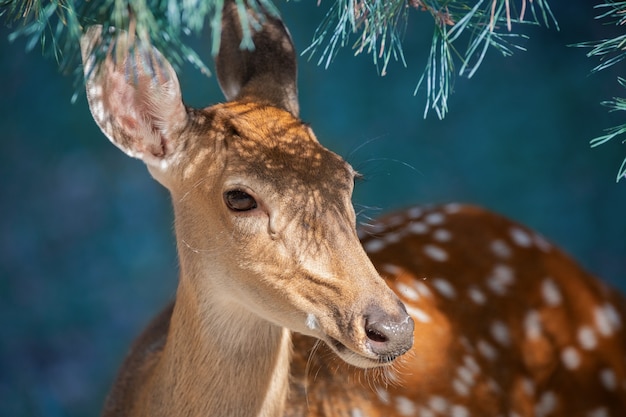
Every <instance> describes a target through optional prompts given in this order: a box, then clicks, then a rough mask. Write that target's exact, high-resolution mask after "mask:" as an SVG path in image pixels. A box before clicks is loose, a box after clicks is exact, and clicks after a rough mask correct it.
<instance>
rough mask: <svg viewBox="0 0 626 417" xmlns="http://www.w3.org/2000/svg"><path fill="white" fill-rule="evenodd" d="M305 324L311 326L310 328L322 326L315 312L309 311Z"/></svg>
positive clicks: (314, 328)
mask: <svg viewBox="0 0 626 417" xmlns="http://www.w3.org/2000/svg"><path fill="white" fill-rule="evenodd" d="M305 324H306V327H307V328H309V329H310V330H317V329H319V327H320V325H319V322H318V321H317V317H315V314H313V313H309V314H308V315H307V316H306V323H305Z"/></svg>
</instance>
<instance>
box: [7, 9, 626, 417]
mask: <svg viewBox="0 0 626 417" xmlns="http://www.w3.org/2000/svg"><path fill="white" fill-rule="evenodd" d="M314 3H315V2H301V3H288V4H284V5H282V9H283V12H284V16H285V20H286V22H287V25H288V26H289V28H290V30H291V32H292V34H293V36H294V39H295V43H296V46H297V48H298V49H299V50H303V49H304V48H305V47H306V46H308V44H309V42H310V40H311V37H312V35H313V32H314V29H315V26H316V24H317V23H318V22H319V21H320V20H321V17H322V15H323V12H324V10H326V7H327V6H325V5H324V4H323V5H322V7H321V8H317V7H316V6H315V4H314ZM557 3H559V4H557ZM552 4H553V9H554V12H555V14H556V17H557V19H558V20H559V24H560V26H561V31H555V30H554V29H544V28H534V27H533V28H527V30H526V33H528V34H529V35H530V36H531V38H530V40H529V41H528V42H526V43H525V46H526V47H527V48H528V52H519V53H517V54H516V55H515V56H514V57H512V58H506V59H505V58H502V57H500V56H499V55H498V54H497V53H495V52H493V51H492V52H490V53H489V54H488V57H487V59H486V61H485V63H484V64H483V67H482V68H481V69H480V70H479V71H478V73H477V74H476V76H475V77H474V78H473V79H471V80H467V79H462V78H457V81H456V84H455V93H454V95H453V96H452V99H451V101H450V113H449V115H448V117H447V118H446V119H445V120H444V121H439V120H437V119H436V117H434V114H431V116H430V117H429V118H428V119H426V120H424V119H423V118H422V113H423V106H424V95H423V94H422V95H418V96H417V97H414V96H413V95H412V92H413V89H414V87H415V84H416V82H417V80H418V79H419V75H420V73H421V70H422V68H423V64H424V62H425V59H426V56H427V52H428V47H429V43H430V36H431V31H432V26H431V22H430V20H429V18H428V16H426V14H424V13H417V12H413V13H412V18H411V21H410V23H409V31H408V32H407V35H406V43H405V53H406V56H407V59H408V69H406V68H403V67H402V66H401V65H399V64H396V65H392V66H391V68H390V69H389V70H388V75H387V76H386V77H379V76H377V74H376V69H375V68H374V66H373V65H372V64H371V62H370V58H369V57H366V56H360V57H356V58H354V57H352V53H351V52H350V51H349V50H344V51H342V52H341V53H340V54H339V56H338V58H337V59H336V60H335V62H334V64H333V65H332V66H331V67H330V69H328V70H323V69H321V68H319V67H317V66H316V65H315V64H314V63H312V62H307V61H306V59H304V58H301V59H300V68H299V70H300V78H299V80H300V96H301V107H302V117H303V119H304V120H305V121H307V122H310V123H311V124H312V126H313V127H314V129H315V131H316V132H317V135H318V137H319V138H320V140H321V141H322V142H323V143H324V144H326V145H327V146H329V147H330V148H331V149H333V150H335V151H337V152H338V153H340V154H342V155H343V156H345V157H347V159H348V160H349V161H350V162H351V163H352V164H353V165H354V166H355V167H356V168H357V169H358V170H360V171H361V172H362V173H363V174H365V176H366V180H365V181H364V182H362V183H361V184H360V185H359V186H358V189H357V191H356V194H355V197H354V201H355V204H357V206H359V207H366V209H365V213H366V214H367V215H369V216H375V215H377V214H378V213H382V212H387V211H390V210H392V209H394V208H399V207H403V206H406V205H409V204H414V203H422V204H430V203H440V202H449V201H464V202H471V203H476V204H480V205H483V206H486V207H488V208H490V209H492V210H495V211H498V212H501V213H503V214H505V215H507V216H509V217H511V218H513V219H516V220H518V221H520V222H522V223H524V224H526V225H529V226H530V227H532V228H534V229H536V230H537V231H539V232H540V233H542V234H543V235H545V236H546V237H547V238H549V239H550V240H552V241H553V242H555V243H556V244H558V245H560V246H561V247H563V248H564V249H565V250H566V251H567V252H569V253H570V254H571V255H572V256H574V257H575V258H576V259H578V261H579V262H580V263H581V264H582V265H583V266H584V267H585V268H586V269H588V270H589V271H591V272H592V273H594V274H596V275H598V276H600V277H603V278H604V279H605V280H606V281H608V282H609V283H611V284H612V285H614V286H617V287H619V288H621V289H622V290H626V260H625V255H626V239H625V236H626V218H625V216H624V212H625V210H626V189H625V188H624V187H626V183H625V182H622V183H620V184H616V183H615V180H614V178H615V174H616V172H617V169H618V167H619V165H620V163H621V161H622V159H623V157H624V156H625V155H626V146H623V145H621V143H620V142H619V141H617V140H616V141H613V143H609V144H607V145H604V146H602V147H600V148H597V149H593V150H592V149H590V148H589V144H588V142H589V140H590V139H591V138H593V137H595V136H598V135H600V134H602V129H603V128H606V127H610V126H613V125H617V124H619V123H621V122H623V115H621V114H609V113H608V112H607V110H606V109H605V108H603V107H602V106H600V104H599V103H600V101H602V100H606V99H609V98H611V97H613V96H616V95H626V93H625V92H624V91H622V90H621V89H620V87H619V86H618V84H617V80H616V77H617V75H618V74H620V73H621V75H626V70H625V68H624V66H623V65H621V66H619V67H616V68H612V69H610V70H608V71H605V72H602V73H600V74H596V75H590V70H591V68H592V67H593V66H594V65H595V64H596V62H595V61H593V60H589V59H587V58H586V57H585V52H586V51H584V50H581V49H577V48H571V47H567V45H568V44H572V43H575V42H580V41H584V40H590V39H599V38H602V37H606V36H609V35H610V34H611V30H612V29H611V28H609V27H602V26H601V25H600V24H599V23H598V22H596V21H594V19H593V16H594V13H595V12H594V11H593V9H592V6H591V5H590V4H589V3H588V2H585V1H579V2H552ZM8 33H9V30H8V29H6V28H3V29H1V30H0V57H1V58H0V128H1V130H0V131H1V132H2V133H1V134H0V136H1V137H2V141H1V144H2V151H1V152H0V213H1V216H0V328H1V329H2V336H1V337H0V415H2V416H93V415H97V414H98V413H99V410H100V407H101V404H102V401H103V399H104V396H105V394H106V391H107V390H108V388H109V386H110V383H111V380H112V378H113V377H114V375H115V372H116V370H117V367H118V365H119V363H120V361H121V359H122V358H123V355H124V354H125V352H126V350H127V349H128V346H129V344H130V342H131V340H132V339H133V338H134V337H135V336H136V335H137V334H138V332H139V331H140V329H141V328H142V327H143V326H144V325H145V324H146V322H147V321H148V320H149V319H150V317H151V316H152V315H153V314H154V313H155V312H156V311H157V310H158V309H159V308H160V307H161V306H162V305H164V304H165V303H166V302H167V300H169V299H171V298H172V297H173V295H174V292H175V286H176V275H177V272H176V271H177V260H176V254H175V248H174V239H173V234H172V221H173V219H172V213H171V209H170V203H169V200H168V195H167V194H166V192H165V190H164V189H162V188H161V187H160V186H159V185H158V184H157V183H156V182H154V181H153V180H152V179H151V178H150V177H149V175H148V173H147V171H146V169H145V168H144V167H143V165H142V163H141V162H139V161H136V160H131V159H130V158H128V157H126V156H125V155H123V154H122V153H121V152H119V151H118V150H117V149H116V148H115V147H113V146H112V145H111V144H109V143H108V141H107V140H106V139H105V138H104V136H103V135H102V134H101V133H100V132H99V130H98V128H97V127H96V125H95V123H94V122H93V120H92V118H91V116H90V114H89V111H88V108H87V104H86V101H85V97H84V95H81V96H80V98H79V100H78V101H77V103H76V104H74V105H72V104H71V103H70V98H71V96H72V94H73V85H72V82H73V79H72V77H69V76H62V75H61V74H59V73H58V70H57V66H56V63H55V62H54V60H52V59H44V58H42V57H41V55H40V54H39V53H38V51H37V50H36V51H34V52H32V53H28V54H26V53H25V52H24V41H23V40H19V41H17V42H15V43H13V44H11V43H9V42H8V41H7V35H8ZM613 33H614V32H613ZM198 45H199V46H198V49H199V50H200V52H201V53H202V55H203V56H205V57H206V58H207V60H208V59H209V56H208V46H207V47H203V46H202V44H201V43H199V44H198ZM180 78H181V83H182V88H183V95H184V96H185V98H186V101H187V102H188V103H189V104H191V105H194V106H199V107H202V106H205V105H208V104H210V103H214V102H217V101H220V100H222V96H221V93H220V92H219V90H218V87H217V83H216V81H215V79H214V78H211V79H206V78H204V77H203V76H202V75H200V74H199V73H198V71H196V70H194V69H193V68H184V69H183V71H182V72H181V73H180Z"/></svg>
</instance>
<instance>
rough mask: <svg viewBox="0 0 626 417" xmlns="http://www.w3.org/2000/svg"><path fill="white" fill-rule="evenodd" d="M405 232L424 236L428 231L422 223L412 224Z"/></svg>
mask: <svg viewBox="0 0 626 417" xmlns="http://www.w3.org/2000/svg"><path fill="white" fill-rule="evenodd" d="M407 230H408V231H409V232H410V233H413V234H416V235H425V234H426V233H428V231H429V230H430V229H429V228H428V226H426V224H424V223H422V222H412V223H411V224H409V226H408V227H407Z"/></svg>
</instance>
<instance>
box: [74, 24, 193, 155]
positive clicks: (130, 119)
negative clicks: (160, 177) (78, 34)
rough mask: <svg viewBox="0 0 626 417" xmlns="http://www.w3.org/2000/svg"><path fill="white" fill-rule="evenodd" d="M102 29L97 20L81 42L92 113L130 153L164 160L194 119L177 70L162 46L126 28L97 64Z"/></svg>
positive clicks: (177, 145)
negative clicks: (160, 50)
mask: <svg viewBox="0 0 626 417" xmlns="http://www.w3.org/2000/svg"><path fill="white" fill-rule="evenodd" d="M101 32H102V27H101V26H92V27H90V28H89V29H88V30H87V32H86V33H85V34H84V35H83V37H82V38H81V42H80V46H81V52H82V58H83V66H84V73H85V78H86V88H87V100H88V101H89V108H90V109H91V114H92V115H93V118H94V119H95V121H96V123H97V124H98V126H100V129H101V130H102V132H103V133H104V134H105V135H106V136H107V137H108V138H109V140H111V142H113V143H114V144H115V145H116V146H117V147H119V148H120V149H121V150H122V151H124V152H125V153H126V154H127V155H130V156H132V157H135V158H139V159H142V160H143V161H144V162H145V163H146V164H148V165H152V166H163V165H164V163H166V162H167V160H168V158H169V157H171V156H172V155H173V154H174V153H175V152H176V149H178V148H179V145H180V144H179V143H178V142H179V136H180V135H179V133H180V132H181V131H182V130H183V129H184V128H185V126H186V125H187V120H188V114H187V111H186V108H185V106H184V104H183V101H182V97H181V92H180V86H179V83H178V78H177V77H176V73H175V72H174V69H173V68H172V66H171V65H170V63H169V62H167V60H166V59H165V58H164V57H163V56H162V55H161V54H160V53H159V51H157V50H156V49H155V48H154V47H152V46H151V45H149V44H148V45H146V43H144V42H141V41H140V40H139V39H138V38H131V36H130V35H129V34H128V33H125V32H120V33H118V34H117V36H116V37H115V43H114V47H113V46H110V47H109V48H108V50H106V51H104V52H105V53H106V58H105V59H104V61H103V62H102V64H100V65H99V66H97V67H95V66H94V62H95V58H94V55H95V49H96V48H98V47H99V46H100V42H101ZM101 52H102V51H101Z"/></svg>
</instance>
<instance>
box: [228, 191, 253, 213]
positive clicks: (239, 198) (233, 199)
mask: <svg viewBox="0 0 626 417" xmlns="http://www.w3.org/2000/svg"><path fill="white" fill-rule="evenodd" d="M224 202H225V203H226V206H227V207H228V208H229V209H231V210H232V211H249V210H254V209H255V208H257V203H256V200H255V199H254V197H252V196H251V195H250V194H248V193H247V192H245V191H242V190H230V191H226V192H225V193H224Z"/></svg>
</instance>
